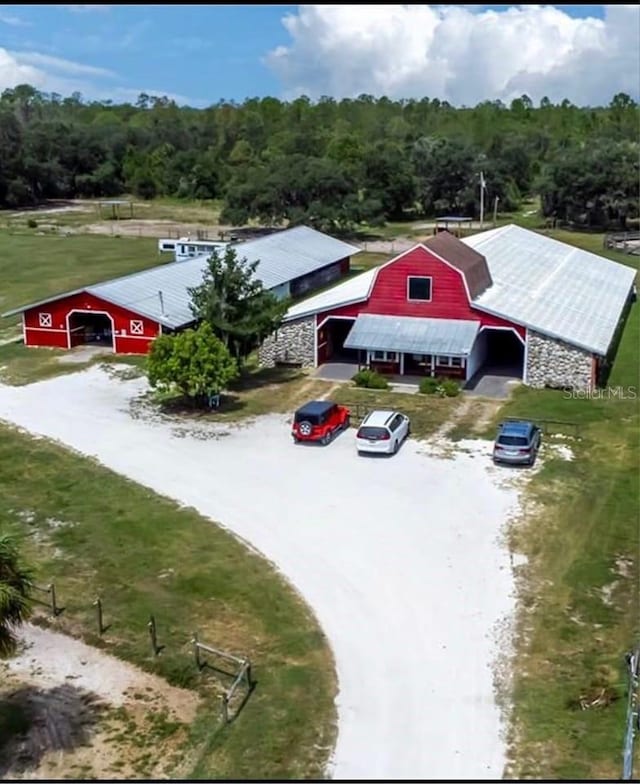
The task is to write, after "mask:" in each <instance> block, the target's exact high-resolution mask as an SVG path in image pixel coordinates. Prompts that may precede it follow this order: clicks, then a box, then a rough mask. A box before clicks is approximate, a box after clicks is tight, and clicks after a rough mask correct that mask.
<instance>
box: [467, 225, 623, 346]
mask: <svg viewBox="0 0 640 784" xmlns="http://www.w3.org/2000/svg"><path fill="white" fill-rule="evenodd" d="M462 242H464V243H465V244H466V245H469V247H471V248H474V250H477V251H478V252H479V253H482V255H483V256H484V257H485V258H486V260H487V264H488V265H489V270H490V272H491V278H492V279H493V285H492V286H491V288H489V289H487V290H486V291H485V292H483V293H482V294H481V295H480V296H479V297H477V298H476V299H475V300H474V302H473V304H474V306H476V307H478V308H481V309H482V310H486V311H487V312H489V313H494V314H496V315H498V316H502V317H503V318H506V319H508V320H511V321H515V322H517V323H519V324H524V325H525V326H527V327H530V328H531V329H534V330H537V331H539V332H542V333H543V334H546V335H550V336H552V337H556V338H559V339H560V340H564V341H566V342H567V343H571V344H573V345H576V346H579V347H581V348H584V349H586V350H587V351H593V352H594V353H597V354H606V352H607V350H608V348H609V345H610V343H611V340H612V338H613V335H614V332H615V330H616V327H617V325H618V321H619V319H620V314H621V311H622V309H623V307H624V304H625V302H626V299H627V297H628V295H629V291H630V289H631V286H632V285H633V281H634V279H635V275H636V272H635V270H633V269H631V268H630V267H626V266H625V265H623V264H618V263H616V262H614V261H609V260H608V259H606V258H603V257H602V256H597V255H596V254H595V253H589V252H588V251H585V250H581V249H580V248H575V247H573V246H572V245H567V244H566V243H564V242H559V241H558V240H554V239H552V238H551V237H546V236H544V235H542V234H538V233H537V232H535V231H528V230H527V229H523V228H521V227H520V226H515V225H509V226H503V227H501V228H498V229H492V230H490V231H485V232H482V233H481V234H475V235H473V236H471V237H466V238H465V239H463V240H462Z"/></svg>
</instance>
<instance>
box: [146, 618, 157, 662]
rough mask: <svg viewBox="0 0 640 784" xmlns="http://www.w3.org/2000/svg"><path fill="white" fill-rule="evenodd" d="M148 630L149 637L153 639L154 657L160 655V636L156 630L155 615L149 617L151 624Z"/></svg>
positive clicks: (148, 625)
mask: <svg viewBox="0 0 640 784" xmlns="http://www.w3.org/2000/svg"><path fill="white" fill-rule="evenodd" d="M147 628H148V629H149V636H150V637H151V650H152V651H153V655H154V656H157V655H158V636H157V630H156V619H155V618H154V616H153V615H151V616H149V623H148V624H147Z"/></svg>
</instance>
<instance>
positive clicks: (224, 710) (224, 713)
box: [222, 694, 229, 724]
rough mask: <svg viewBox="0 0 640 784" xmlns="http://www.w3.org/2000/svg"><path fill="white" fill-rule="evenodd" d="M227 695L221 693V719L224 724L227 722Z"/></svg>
mask: <svg viewBox="0 0 640 784" xmlns="http://www.w3.org/2000/svg"><path fill="white" fill-rule="evenodd" d="M228 702H229V700H228V697H227V695H226V694H223V695H222V721H223V722H224V723H225V724H228V723H229V706H228Z"/></svg>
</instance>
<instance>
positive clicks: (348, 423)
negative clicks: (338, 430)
mask: <svg viewBox="0 0 640 784" xmlns="http://www.w3.org/2000/svg"><path fill="white" fill-rule="evenodd" d="M343 427H344V429H345V430H348V429H349V428H350V427H351V417H346V418H345V420H344V425H343Z"/></svg>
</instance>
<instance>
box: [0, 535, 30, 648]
mask: <svg viewBox="0 0 640 784" xmlns="http://www.w3.org/2000/svg"><path fill="white" fill-rule="evenodd" d="M31 588H32V581H31V573H30V571H29V570H28V569H27V567H25V565H24V564H23V563H22V560H21V558H20V553H19V551H18V545H17V543H16V541H15V539H14V538H13V537H11V536H9V535H7V534H3V535H0V656H8V655H9V654H11V653H13V651H14V650H15V647H16V630H17V627H18V626H20V625H21V624H23V623H24V622H25V621H26V620H28V618H29V617H30V615H31Z"/></svg>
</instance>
